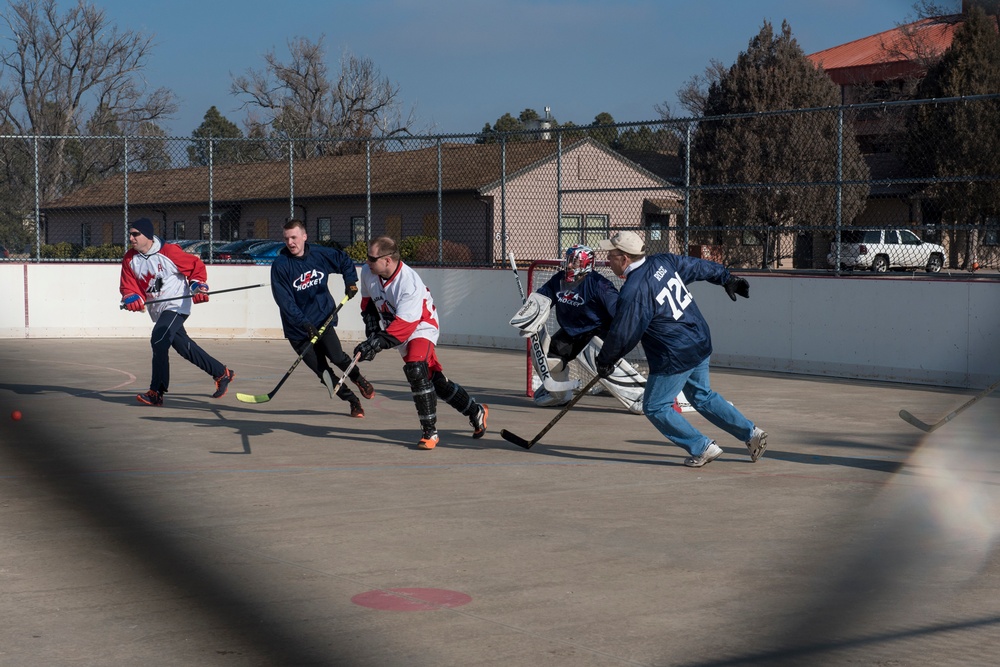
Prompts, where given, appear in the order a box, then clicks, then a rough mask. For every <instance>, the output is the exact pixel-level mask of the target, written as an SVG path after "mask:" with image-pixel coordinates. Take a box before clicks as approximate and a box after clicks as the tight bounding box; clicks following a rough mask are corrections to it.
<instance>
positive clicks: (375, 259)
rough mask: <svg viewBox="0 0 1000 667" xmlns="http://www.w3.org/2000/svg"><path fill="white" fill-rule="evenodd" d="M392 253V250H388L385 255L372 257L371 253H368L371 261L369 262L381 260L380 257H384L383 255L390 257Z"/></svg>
mask: <svg viewBox="0 0 1000 667" xmlns="http://www.w3.org/2000/svg"><path fill="white" fill-rule="evenodd" d="M391 254H392V253H391V252H387V253H386V254H384V255H379V256H378V257H372V256H371V255H368V261H369V262H377V261H379V260H380V259H382V258H383V257H388V256H389V255H391Z"/></svg>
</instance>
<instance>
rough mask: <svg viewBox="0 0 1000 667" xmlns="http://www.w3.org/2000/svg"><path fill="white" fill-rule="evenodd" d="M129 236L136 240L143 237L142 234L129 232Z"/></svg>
mask: <svg viewBox="0 0 1000 667" xmlns="http://www.w3.org/2000/svg"><path fill="white" fill-rule="evenodd" d="M128 235H129V236H131V237H132V238H135V237H136V236H142V232H129V233H128Z"/></svg>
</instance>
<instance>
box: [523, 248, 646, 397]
mask: <svg viewBox="0 0 1000 667" xmlns="http://www.w3.org/2000/svg"><path fill="white" fill-rule="evenodd" d="M593 268H594V251H593V250H592V249H591V248H589V247H587V246H585V245H574V246H571V247H570V248H569V249H567V250H566V255H565V257H564V261H563V269H562V270H561V271H559V272H558V273H556V274H555V275H554V276H552V278H551V279H549V280H548V282H546V283H545V284H544V285H542V286H541V287H540V288H538V291H536V292H532V293H531V294H530V295H529V296H528V298H527V300H526V301H525V303H524V305H523V306H522V307H521V309H520V310H518V311H517V313H516V314H515V315H514V317H513V318H511V321H510V324H511V326H513V327H515V328H517V329H519V330H520V331H521V335H522V336H524V337H530V336H533V335H537V336H538V339H539V343H540V344H541V345H540V350H541V355H539V354H533V355H532V358H531V362H532V364H533V365H534V366H535V370H536V371H538V372H539V374H540V375H544V373H542V372H541V370H539V368H538V367H539V365H540V364H546V365H547V368H548V372H549V374H550V375H551V376H552V379H553V380H556V381H557V382H559V383H566V382H569V362H571V361H572V360H573V359H576V360H577V361H579V363H580V364H581V365H582V366H583V367H584V368H586V369H587V371H589V372H590V373H591V374H592V375H596V374H597V367H596V365H595V364H594V359H595V358H596V357H597V354H598V352H600V351H601V345H602V344H603V343H602V340H603V337H604V336H605V334H606V333H607V331H608V326H609V325H610V324H611V320H612V318H613V317H614V315H615V310H616V307H617V304H618V290H617V289H615V286H614V285H613V284H612V283H611V281H610V280H608V279H607V278H605V277H604V276H602V275H601V274H600V273H598V272H596V271H593ZM553 307H555V309H556V321H557V322H558V323H559V330H558V331H556V333H555V334H554V335H552V336H551V337H550V336H549V334H548V332H547V331H546V329H545V321H546V320H547V319H548V317H549V310H550V309H551V308H553ZM601 384H603V385H604V387H605V388H606V389H607V390H608V391H609V392H611V394H612V395H613V396H614V397H615V398H617V399H618V400H619V401H621V403H622V405H624V406H625V407H626V408H628V410H629V412H632V413H633V414H642V393H643V390H644V388H645V385H646V378H644V377H643V376H642V373H639V372H638V371H636V370H635V369H634V368H633V367H632V366H631V364H629V363H628V362H627V361H625V360H624V359H622V360H620V361H619V362H618V364H617V365H616V366H615V370H614V373H612V374H611V375H610V376H609V377H607V378H602V379H601ZM572 398H573V392H572V391H553V392H550V391H548V390H546V389H545V388H544V387H539V388H538V389H537V390H536V391H535V403H536V404H537V405H540V406H546V407H548V406H556V405H564V404H566V403H568V402H569V401H570V399H572Z"/></svg>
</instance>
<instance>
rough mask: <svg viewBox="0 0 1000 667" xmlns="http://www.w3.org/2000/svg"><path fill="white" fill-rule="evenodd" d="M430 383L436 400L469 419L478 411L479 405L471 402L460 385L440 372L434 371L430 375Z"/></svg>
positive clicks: (467, 393)
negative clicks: (432, 385) (435, 394)
mask: <svg viewBox="0 0 1000 667" xmlns="http://www.w3.org/2000/svg"><path fill="white" fill-rule="evenodd" d="M431 382H432V383H433V384H434V391H435V392H436V393H437V396H438V398H440V399H441V400H442V401H444V402H445V403H447V404H448V405H450V406H451V407H453V408H455V409H456V410H458V411H459V412H461V413H462V414H463V415H465V416H466V417H471V416H472V415H473V414H475V413H476V412H477V411H478V410H479V404H478V403H476V402H475V401H474V400H472V397H471V396H469V392H467V391H465V388H464V387H462V385H460V384H458V383H457V382H452V381H451V380H449V379H448V378H446V377H445V376H444V373H442V372H441V371H434V373H433V374H432V375H431Z"/></svg>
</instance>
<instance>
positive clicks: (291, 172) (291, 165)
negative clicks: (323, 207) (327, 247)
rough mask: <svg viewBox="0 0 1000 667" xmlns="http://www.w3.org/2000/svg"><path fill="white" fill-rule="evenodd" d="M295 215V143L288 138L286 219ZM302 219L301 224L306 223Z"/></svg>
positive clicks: (317, 237) (317, 234) (317, 235)
mask: <svg viewBox="0 0 1000 667" xmlns="http://www.w3.org/2000/svg"><path fill="white" fill-rule="evenodd" d="M294 217H295V145H294V144H293V143H292V140H291V139H289V140H288V219H289V220H291V219H292V218H294ZM307 223H308V221H307V220H303V221H302V224H303V225H305V224H307ZM316 232H317V233H316V239H317V240H319V230H316Z"/></svg>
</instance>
